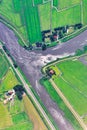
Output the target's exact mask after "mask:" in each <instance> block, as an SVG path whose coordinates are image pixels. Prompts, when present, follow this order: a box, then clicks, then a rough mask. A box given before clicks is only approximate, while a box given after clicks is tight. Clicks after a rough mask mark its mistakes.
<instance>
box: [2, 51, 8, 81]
mask: <svg viewBox="0 0 87 130" xmlns="http://www.w3.org/2000/svg"><path fill="white" fill-rule="evenodd" d="M8 68H9V64H8V63H7V61H6V59H5V57H4V55H3V54H1V53H0V79H2V77H3V76H4V75H5V74H6V72H7V70H8Z"/></svg>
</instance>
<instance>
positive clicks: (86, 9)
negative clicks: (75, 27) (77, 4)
mask: <svg viewBox="0 0 87 130" xmlns="http://www.w3.org/2000/svg"><path fill="white" fill-rule="evenodd" d="M82 2H83V3H82V5H83V8H82V11H83V12H82V13H83V22H84V24H85V25H86V24H87V0H82Z"/></svg>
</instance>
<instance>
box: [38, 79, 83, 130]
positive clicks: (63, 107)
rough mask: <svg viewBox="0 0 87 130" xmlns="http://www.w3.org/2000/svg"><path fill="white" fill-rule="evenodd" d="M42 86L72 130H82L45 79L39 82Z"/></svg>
mask: <svg viewBox="0 0 87 130" xmlns="http://www.w3.org/2000/svg"><path fill="white" fill-rule="evenodd" d="M41 83H42V85H43V86H44V87H45V89H46V91H47V92H48V94H49V95H50V97H51V98H52V100H53V101H55V102H56V103H57V105H58V107H59V108H60V109H61V110H62V111H63V112H64V113H63V114H64V117H65V118H66V119H67V120H68V121H69V122H70V123H71V124H72V126H73V127H74V130H82V129H81V127H80V125H79V123H78V122H77V120H76V119H75V117H74V116H73V115H72V113H71V112H70V110H69V109H68V108H67V107H66V105H65V104H64V102H63V101H62V99H61V98H60V97H59V95H58V94H57V92H56V91H55V90H54V88H53V86H52V85H51V83H50V82H49V80H47V79H42V80H41Z"/></svg>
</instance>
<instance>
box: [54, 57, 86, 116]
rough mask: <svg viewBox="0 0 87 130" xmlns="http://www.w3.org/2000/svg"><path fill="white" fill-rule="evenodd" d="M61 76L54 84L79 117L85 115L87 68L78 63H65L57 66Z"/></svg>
mask: <svg viewBox="0 0 87 130" xmlns="http://www.w3.org/2000/svg"><path fill="white" fill-rule="evenodd" d="M57 66H58V68H59V69H60V71H61V72H62V76H61V77H59V78H57V77H56V78H55V79H54V81H55V83H56V84H57V85H58V86H59V88H60V89H61V91H62V92H63V93H64V95H65V96H66V97H67V99H68V100H69V102H70V103H71V104H72V106H73V107H74V109H75V110H76V111H77V112H78V113H79V114H80V116H82V115H84V114H86V113H87V91H86V90H87V79H86V77H87V66H86V65H84V64H82V63H81V62H80V61H78V60H76V61H71V60H70V61H65V62H62V63H59V64H57ZM79 68H80V69H79Z"/></svg>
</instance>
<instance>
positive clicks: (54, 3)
mask: <svg viewBox="0 0 87 130" xmlns="http://www.w3.org/2000/svg"><path fill="white" fill-rule="evenodd" d="M63 3H64V2H63ZM58 4H59V0H53V6H55V7H57V8H58Z"/></svg>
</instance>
